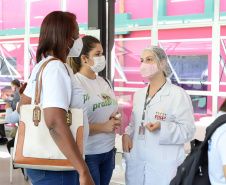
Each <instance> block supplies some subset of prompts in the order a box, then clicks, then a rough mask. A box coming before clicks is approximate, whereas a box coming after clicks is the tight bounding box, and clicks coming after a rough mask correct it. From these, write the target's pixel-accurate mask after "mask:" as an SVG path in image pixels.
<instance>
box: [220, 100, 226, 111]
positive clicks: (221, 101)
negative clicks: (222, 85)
mask: <svg viewBox="0 0 226 185" xmlns="http://www.w3.org/2000/svg"><path fill="white" fill-rule="evenodd" d="M224 100H226V97H218V110H219V108H220V107H221V105H222V103H223V102H224Z"/></svg>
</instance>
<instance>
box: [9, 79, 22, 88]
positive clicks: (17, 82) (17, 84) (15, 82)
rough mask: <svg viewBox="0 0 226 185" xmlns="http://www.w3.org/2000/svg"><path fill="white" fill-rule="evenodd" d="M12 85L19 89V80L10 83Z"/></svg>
mask: <svg viewBox="0 0 226 185" xmlns="http://www.w3.org/2000/svg"><path fill="white" fill-rule="evenodd" d="M11 84H12V85H16V86H17V87H20V85H21V83H20V81H19V80H17V79H15V80H13V81H12V82H11Z"/></svg>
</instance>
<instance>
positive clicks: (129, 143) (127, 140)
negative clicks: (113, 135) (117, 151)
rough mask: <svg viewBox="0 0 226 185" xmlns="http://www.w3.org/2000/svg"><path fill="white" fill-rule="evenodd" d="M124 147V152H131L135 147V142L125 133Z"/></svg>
mask: <svg viewBox="0 0 226 185" xmlns="http://www.w3.org/2000/svg"><path fill="white" fill-rule="evenodd" d="M122 148H123V151H124V152H128V153H129V152H130V149H131V148H133V143H132V140H131V138H130V137H129V135H127V134H125V135H124V136H123V137H122Z"/></svg>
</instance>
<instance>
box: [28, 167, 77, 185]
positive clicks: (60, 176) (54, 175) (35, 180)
mask: <svg viewBox="0 0 226 185" xmlns="http://www.w3.org/2000/svg"><path fill="white" fill-rule="evenodd" d="M26 171H27V175H28V177H29V179H30V181H31V183H32V184H34V185H77V183H76V177H77V172H76V171H47V170H34V169H26Z"/></svg>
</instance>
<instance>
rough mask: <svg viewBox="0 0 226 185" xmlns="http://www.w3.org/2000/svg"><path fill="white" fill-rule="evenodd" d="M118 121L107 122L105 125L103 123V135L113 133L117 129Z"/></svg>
mask: <svg viewBox="0 0 226 185" xmlns="http://www.w3.org/2000/svg"><path fill="white" fill-rule="evenodd" d="M119 122H120V121H118V120H114V119H113V120H109V121H107V122H106V123H104V125H103V126H104V132H105V133H115V130H116V129H117V128H118V127H117V125H118V124H119Z"/></svg>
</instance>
